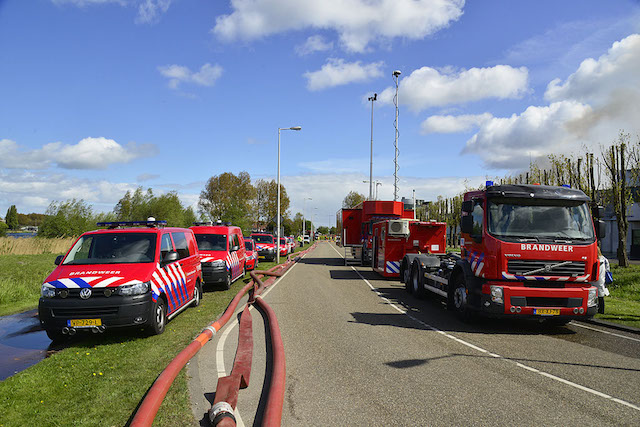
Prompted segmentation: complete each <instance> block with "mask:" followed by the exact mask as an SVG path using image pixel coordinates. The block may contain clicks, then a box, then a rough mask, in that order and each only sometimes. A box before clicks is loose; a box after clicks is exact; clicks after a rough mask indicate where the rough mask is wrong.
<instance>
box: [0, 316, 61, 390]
mask: <svg viewBox="0 0 640 427" xmlns="http://www.w3.org/2000/svg"><path fill="white" fill-rule="evenodd" d="M51 350H54V348H53V347H52V346H51V340H50V339H49V337H47V334H46V333H45V331H44V330H42V329H41V328H40V321H39V320H38V310H31V311H27V312H24V313H18V314H12V315H10V316H0V381H2V380H4V379H6V378H9V377H10V376H11V375H13V374H15V373H18V372H20V371H22V370H24V369H27V368H28V367H29V366H31V365H35V364H36V363H38V362H39V361H41V360H42V359H44V358H45V357H47V354H48V353H49V351H51Z"/></svg>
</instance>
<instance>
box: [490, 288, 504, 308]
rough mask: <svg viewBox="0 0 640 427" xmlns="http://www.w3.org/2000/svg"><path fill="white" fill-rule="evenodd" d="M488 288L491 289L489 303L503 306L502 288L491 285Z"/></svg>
mask: <svg viewBox="0 0 640 427" xmlns="http://www.w3.org/2000/svg"><path fill="white" fill-rule="evenodd" d="M489 288H490V289H491V301H493V302H495V303H496V304H504V299H503V293H502V286H494V285H492V286H490V287H489Z"/></svg>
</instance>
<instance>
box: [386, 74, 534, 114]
mask: <svg viewBox="0 0 640 427" xmlns="http://www.w3.org/2000/svg"><path fill="white" fill-rule="evenodd" d="M528 75H529V72H528V70H527V69H526V68H525V67H520V68H513V67H510V66H508V65H496V66H495V67H490V68H471V69H468V70H461V71H456V70H453V69H451V68H446V69H442V70H436V69H435V68H431V67H422V68H420V69H418V70H415V71H413V72H412V73H411V74H410V75H409V76H408V77H405V78H401V79H400V83H399V87H398V98H399V101H400V105H408V106H409V108H410V109H411V110H413V111H421V110H424V109H426V108H430V107H440V106H444V105H451V104H463V103H467V102H471V101H478V100H481V99H486V98H498V99H505V98H519V97H521V96H522V95H524V94H525V93H526V91H527V87H528ZM394 96H395V87H388V88H386V89H385V90H384V91H383V92H382V93H381V94H380V101H382V102H383V103H387V104H392V103H393V97H394Z"/></svg>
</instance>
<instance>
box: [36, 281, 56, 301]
mask: <svg viewBox="0 0 640 427" xmlns="http://www.w3.org/2000/svg"><path fill="white" fill-rule="evenodd" d="M40 295H42V297H43V298H53V297H55V296H56V288H54V287H53V286H51V285H48V284H44V285H42V287H41V288H40Z"/></svg>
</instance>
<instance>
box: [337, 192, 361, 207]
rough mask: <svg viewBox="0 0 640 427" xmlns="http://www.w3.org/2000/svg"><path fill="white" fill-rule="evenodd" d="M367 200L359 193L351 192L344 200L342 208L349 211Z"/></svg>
mask: <svg viewBox="0 0 640 427" xmlns="http://www.w3.org/2000/svg"><path fill="white" fill-rule="evenodd" d="M365 200H366V197H365V195H364V194H360V193H358V192H357V191H350V192H349V194H347V195H346V196H345V197H344V199H343V200H342V207H343V208H346V209H349V208H353V207H355V206H356V205H357V204H358V203H360V202H363V201H365Z"/></svg>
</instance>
